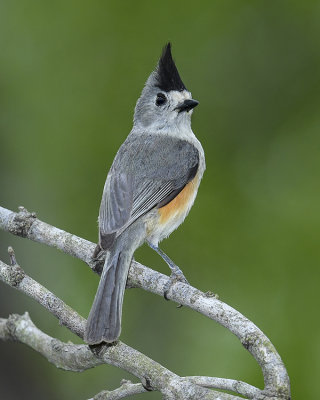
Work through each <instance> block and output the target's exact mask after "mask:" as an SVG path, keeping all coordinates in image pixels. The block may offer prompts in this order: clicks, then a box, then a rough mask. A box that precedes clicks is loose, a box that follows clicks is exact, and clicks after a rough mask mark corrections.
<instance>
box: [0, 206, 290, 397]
mask: <svg viewBox="0 0 320 400" xmlns="http://www.w3.org/2000/svg"><path fill="white" fill-rule="evenodd" d="M0 228H1V229H4V230H6V231H9V232H11V233H13V234H15V235H19V236H23V237H27V238H29V239H31V240H35V241H37V242H40V243H44V244H47V245H49V246H53V247H56V248H58V249H60V250H62V251H64V252H65V253H67V254H70V255H72V256H75V257H77V258H80V259H81V260H83V261H85V262H86V263H87V264H88V265H89V266H90V267H91V268H92V269H93V270H95V271H99V265H98V263H97V262H96V260H94V259H93V258H92V254H93V250H94V248H95V245H94V244H93V243H91V242H88V241H87V240H84V239H81V238H79V237H77V236H75V235H72V234H70V233H67V232H64V231H62V230H60V229H57V228H55V227H53V226H51V225H48V224H46V223H44V222H41V221H40V220H38V219H37V218H36V217H35V215H34V214H30V213H28V211H27V210H25V209H24V208H23V207H22V208H20V212H19V213H14V212H12V211H10V210H7V209H4V208H2V207H0ZM0 268H1V264H0ZM9 275H10V274H9ZM13 275H14V274H13ZM18 275H19V274H18ZM10 276H11V275H10ZM10 276H9V277H8V280H9V281H10V279H12V278H10ZM29 279H31V278H29ZM167 282H168V277H167V276H165V275H163V274H160V273H158V272H156V271H153V270H151V269H149V268H147V267H145V266H143V265H141V264H139V263H137V262H135V261H134V262H132V264H131V268H130V272H129V277H128V286H129V287H139V288H142V289H144V290H147V291H150V292H152V293H156V294H159V295H161V296H162V295H163V292H164V289H165V286H166V284H167ZM7 283H8V282H7ZM9 284H10V283H9ZM168 298H169V299H171V300H173V301H176V302H177V303H178V304H183V305H185V306H187V307H190V308H191V309H193V310H195V311H198V312H200V313H202V314H203V315H205V316H207V317H209V318H211V319H212V320H215V321H217V322H218V323H220V324H221V325H223V326H225V327H226V328H227V329H229V330H230V331H231V332H232V333H234V334H235V335H236V336H237V337H238V338H239V339H240V341H241V343H242V344H243V346H244V347H245V348H246V349H247V350H248V351H249V352H250V353H251V354H252V355H253V356H254V357H255V359H256V360H257V362H258V363H259V365H260V366H261V368H262V372H263V376H264V382H265V388H264V391H263V392H261V393H260V394H259V395H258V396H256V398H257V399H258V398H259V399H263V398H268V399H272V398H274V399H289V398H290V383H289V378H288V375H287V372H286V369H285V367H284V365H283V363H282V360H281V358H280V356H279V354H278V353H277V352H276V350H275V348H274V346H273V345H272V343H271V342H270V341H269V339H268V338H267V337H266V336H265V335H264V334H263V332H262V331H261V330H260V329H258V328H257V327H256V326H255V325H254V324H253V323H252V322H251V321H249V320H248V319H247V318H246V317H244V316H243V315H242V314H241V313H239V312H238V311H236V310H235V309H233V308H232V307H230V306H228V305H227V304H225V303H223V302H221V301H220V300H218V299H217V298H215V297H212V296H210V295H206V294H205V293H203V292H201V291H199V290H198V289H195V288H193V287H191V286H189V285H186V284H183V283H180V282H178V283H176V284H175V285H174V286H173V287H172V288H171V290H170V291H169V293H168ZM186 398H187V397H186Z"/></svg>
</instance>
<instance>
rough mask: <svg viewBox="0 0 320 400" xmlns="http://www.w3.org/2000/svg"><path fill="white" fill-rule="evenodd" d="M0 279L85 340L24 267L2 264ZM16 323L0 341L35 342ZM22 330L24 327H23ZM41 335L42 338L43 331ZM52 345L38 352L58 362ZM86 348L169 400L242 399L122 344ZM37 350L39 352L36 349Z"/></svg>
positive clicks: (72, 315)
mask: <svg viewBox="0 0 320 400" xmlns="http://www.w3.org/2000/svg"><path fill="white" fill-rule="evenodd" d="M0 280H2V281H3V282H5V283H7V284H8V285H10V286H12V287H13V288H15V289H17V290H20V291H21V292H23V293H25V294H27V295H28V296H30V297H32V298H33V299H34V300H36V301H37V302H38V303H40V304H41V305H43V306H44V307H45V308H46V309H47V310H48V311H50V312H51V313H52V314H53V315H55V316H56V317H57V318H58V319H59V321H60V322H61V323H62V324H63V325H65V326H66V327H67V328H69V329H70V330H71V331H72V332H74V333H76V334H77V335H78V336H80V337H81V338H82V337H83V333H84V328H85V322H86V321H85V320H84V319H83V318H82V317H81V316H80V315H79V314H77V313H76V312H75V311H74V310H73V309H72V308H71V307H69V306H67V305H66V304H65V303H64V302H63V301H62V300H61V299H59V298H58V297H57V296H55V295H54V294H53V293H51V292H50V291H49V290H48V289H46V288H45V287H44V286H42V285H40V284H39V283H37V282H36V281H34V280H33V279H31V278H30V277H29V276H28V275H26V274H25V272H24V271H23V270H22V269H21V267H20V266H18V265H15V266H9V265H7V264H5V263H3V262H2V261H0ZM27 319H28V316H26V315H25V317H24V318H23V320H22V322H23V324H22V327H25V326H26V321H27ZM13 321H14V318H11V319H9V325H7V324H6V326H4V320H2V321H1V324H2V331H3V333H2V334H0V339H3V340H4V339H6V340H8V338H9V337H10V335H11V340H12V339H14V338H16V339H17V338H19V340H20V337H21V338H22V341H23V342H24V343H26V340H34V338H35V333H36V332H35V329H33V330H29V331H28V333H30V334H32V335H31V337H28V339H26V336H19V337H18V336H17V333H16V329H15V324H13ZM16 321H17V323H20V319H19V318H18V319H17V320H16ZM10 324H11V327H12V326H13V328H12V329H11V331H10V329H8V327H9V326H10ZM29 326H30V324H29ZM19 327H20V328H21V326H20V325H19ZM31 331H32V332H31ZM10 332H11V333H10ZM12 332H13V333H12ZM26 332H27V330H23V333H24V334H26ZM37 333H38V338H39V337H40V336H39V332H37ZM43 335H44V334H43ZM27 336H28V335H27ZM47 338H48V336H47ZM44 339H45V337H44V336H42V340H44ZM50 339H52V338H50ZM30 343H31V342H28V343H27V344H29V345H30ZM55 343H56V345H57V349H59V348H61V347H63V348H64V349H66V347H65V346H67V345H63V344H62V342H59V341H56V342H55ZM49 345H50V344H48V343H47V344H46V346H44V347H39V350H38V351H40V352H41V354H43V355H45V356H46V357H47V358H48V359H49V361H51V362H53V360H55V359H56V358H57V357H58V356H56V357H53V355H52V354H53V353H52V352H53V351H55V349H52V348H50V351H49V353H48V354H46V353H45V349H46V350H48V348H49ZM74 346H75V347H72V348H71V347H70V346H69V348H68V350H69V352H70V354H72V352H71V349H73V350H74V351H78V350H79V349H81V351H84V349H83V348H82V347H81V346H80V347H79V345H74ZM82 346H84V348H85V349H86V352H88V351H91V352H92V354H93V355H94V356H95V357H96V358H97V359H98V361H99V363H106V364H110V365H114V366H117V367H120V368H122V369H124V370H125V371H128V372H130V373H131V374H133V375H135V376H136V377H138V378H139V379H140V380H141V382H143V383H144V384H145V385H148V386H149V387H150V389H151V390H159V391H160V392H161V393H162V394H163V395H164V396H165V398H167V399H175V398H177V399H179V398H181V399H197V398H199V399H208V400H209V399H221V400H222V399H223V400H231V399H232V400H236V399H239V398H238V397H236V396H231V395H227V394H223V395H220V394H219V393H218V392H213V391H209V390H208V389H205V388H202V387H200V386H198V385H195V384H193V383H192V382H190V381H185V380H184V379H182V378H180V377H179V376H177V375H176V374H174V373H173V372H171V371H169V370H168V369H166V368H165V367H163V366H162V365H160V364H158V363H157V362H155V361H153V360H152V359H150V358H149V357H147V356H145V355H144V354H142V353H140V352H139V351H137V350H135V349H133V348H131V347H130V346H127V345H126V344H124V343H122V342H120V341H118V342H116V343H115V344H114V345H98V346H87V345H82ZM31 347H33V346H31ZM33 348H34V349H35V350H37V349H36V347H33ZM92 363H93V361H90V363H89V365H90V368H91V365H92ZM66 365H67V367H66V369H68V367H69V368H70V364H69V362H68V360H67V364H66ZM96 365H98V364H96ZM58 366H59V368H63V363H62V362H61V360H60V362H59V365H58ZM82 368H84V369H85V367H84V366H82Z"/></svg>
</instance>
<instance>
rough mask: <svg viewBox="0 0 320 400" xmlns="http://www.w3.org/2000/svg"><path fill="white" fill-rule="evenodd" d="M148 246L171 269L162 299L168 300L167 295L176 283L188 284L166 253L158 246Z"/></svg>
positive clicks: (150, 244)
mask: <svg viewBox="0 0 320 400" xmlns="http://www.w3.org/2000/svg"><path fill="white" fill-rule="evenodd" d="M148 245H149V246H150V247H151V248H152V249H153V250H155V251H156V252H157V253H158V254H159V256H161V257H162V258H163V260H164V261H165V262H166V263H167V264H168V266H169V268H170V269H171V275H170V281H169V282H168V284H167V285H166V286H165V291H164V298H165V299H166V300H168V298H167V294H168V292H169V290H170V288H171V286H173V285H174V284H175V283H176V282H182V283H186V284H189V282H188V281H187V279H186V278H185V276H184V275H183V272H182V271H181V269H180V268H179V267H178V266H177V265H176V264H175V263H174V262H173V261H172V260H171V258H169V257H168V256H167V255H166V253H164V252H163V251H162V250H161V249H160V248H159V247H158V246H156V245H154V244H152V243H150V242H148Z"/></svg>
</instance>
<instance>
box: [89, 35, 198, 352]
mask: <svg viewBox="0 0 320 400" xmlns="http://www.w3.org/2000/svg"><path fill="white" fill-rule="evenodd" d="M198 104H199V102H198V101H197V100H194V99H193V98H192V95H191V92H190V91H189V90H187V88H186V87H185V85H184V83H183V81H182V79H181V77H180V75H179V72H178V69H177V67H176V64H175V62H174V60H173V58H172V52H171V43H170V42H169V43H167V44H166V45H165V46H164V48H163V50H162V53H161V56H160V59H159V61H158V63H157V66H156V68H155V70H154V71H153V72H152V73H151V75H150V76H149V78H148V79H147V81H146V83H145V86H144V88H143V90H142V92H141V95H140V97H139V99H138V101H137V103H136V106H135V111H134V118H133V127H132V130H131V132H130V133H129V135H128V136H127V138H126V140H125V141H124V142H123V144H122V145H121V147H120V148H119V150H118V152H117V154H116V156H115V158H114V161H113V163H112V166H111V168H110V170H109V172H108V175H107V179H106V182H105V185H104V189H103V194H102V199H101V204H100V210H99V218H98V222H99V243H98V249H99V250H101V251H104V252H105V253H106V258H105V263H104V267H103V270H102V274H101V278H100V282H99V285H98V289H97V292H96V295H95V298H94V301H93V304H92V307H91V310H90V313H89V317H88V320H87V324H86V329H85V334H84V340H85V342H86V343H88V344H90V345H95V344H100V343H102V342H105V343H113V342H115V341H117V340H118V338H119V336H120V333H121V318H122V305H123V297H124V291H125V287H126V281H127V277H128V271H129V267H130V264H131V261H132V258H133V255H134V252H135V250H136V249H137V248H138V247H140V246H141V245H142V244H143V243H145V242H146V243H147V244H148V245H149V246H150V247H151V248H152V249H153V250H155V251H156V252H157V253H158V254H159V255H160V256H161V257H162V258H163V259H164V261H165V262H166V263H167V264H168V266H169V267H170V269H171V275H170V281H169V282H170V283H169V288H170V287H171V285H173V284H174V283H175V282H176V281H182V282H186V283H187V280H186V278H185V277H184V275H183V273H182V271H181V269H180V268H179V267H178V266H177V265H176V264H175V263H174V262H173V261H172V260H171V259H170V258H169V257H168V256H167V255H166V254H165V253H164V252H163V251H162V250H161V249H160V248H159V242H160V241H161V240H163V239H164V238H166V237H168V236H169V235H170V234H171V233H172V232H173V231H174V230H175V229H176V228H177V227H178V226H179V225H180V224H181V223H182V222H183V221H184V219H185V217H186V216H187V214H188V213H189V211H190V208H191V207H192V205H193V203H194V200H195V197H196V195H197V191H198V187H199V184H200V181H201V178H202V176H203V173H204V170H205V155H204V150H203V148H202V146H201V143H200V141H199V140H198V139H197V138H196V136H195V134H194V133H193V131H192V129H191V115H192V113H193V109H194V108H195V107H196V106H197V105H198ZM169 288H168V289H169Z"/></svg>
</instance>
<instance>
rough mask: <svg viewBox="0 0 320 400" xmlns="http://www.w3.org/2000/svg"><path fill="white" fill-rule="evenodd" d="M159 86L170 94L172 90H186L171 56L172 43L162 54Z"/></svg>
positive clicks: (158, 74)
mask: <svg viewBox="0 0 320 400" xmlns="http://www.w3.org/2000/svg"><path fill="white" fill-rule="evenodd" d="M156 80H157V86H158V87H159V88H160V89H161V90H163V91H164V92H170V90H178V91H180V92H181V91H182V90H186V87H185V86H184V84H183V82H182V80H181V78H180V75H179V72H178V70H177V67H176V65H175V63H174V61H173V59H172V54H171V43H168V44H167V45H166V46H165V47H164V49H163V51H162V54H161V57H160V60H159V63H158V68H157V74H156Z"/></svg>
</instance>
